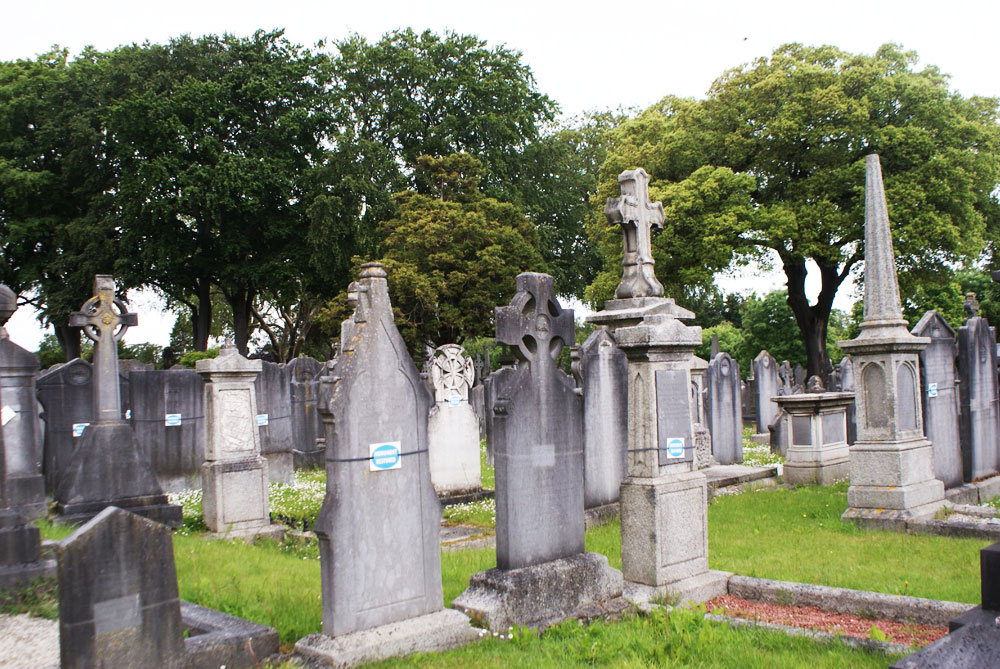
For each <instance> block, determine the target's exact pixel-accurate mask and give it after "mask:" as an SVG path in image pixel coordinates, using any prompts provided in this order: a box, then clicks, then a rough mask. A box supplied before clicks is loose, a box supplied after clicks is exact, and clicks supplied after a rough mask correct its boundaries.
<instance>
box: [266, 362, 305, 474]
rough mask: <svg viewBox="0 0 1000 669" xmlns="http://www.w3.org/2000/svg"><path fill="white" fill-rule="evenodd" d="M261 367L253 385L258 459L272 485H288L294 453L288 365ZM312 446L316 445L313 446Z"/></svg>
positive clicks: (272, 364)
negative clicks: (265, 465) (264, 461)
mask: <svg viewBox="0 0 1000 669" xmlns="http://www.w3.org/2000/svg"><path fill="white" fill-rule="evenodd" d="M260 362H261V364H262V365H263V367H262V369H261V373H260V375H259V376H258V377H257V382H256V385H255V388H256V395H257V398H256V399H257V408H258V409H259V410H260V411H259V414H258V415H259V416H260V420H259V421H258V423H257V430H258V432H259V433H260V447H261V455H263V456H264V457H265V458H267V463H268V475H269V476H270V477H271V480H272V481H279V482H281V483H291V482H292V479H293V478H294V474H295V470H294V459H295V458H294V456H293V454H292V452H293V451H294V450H295V441H294V436H295V432H294V429H293V427H292V406H293V405H292V379H291V374H290V370H289V369H288V366H287V365H284V364H279V363H276V362H269V361H267V360H261V361H260ZM313 443H314V444H315V442H313Z"/></svg>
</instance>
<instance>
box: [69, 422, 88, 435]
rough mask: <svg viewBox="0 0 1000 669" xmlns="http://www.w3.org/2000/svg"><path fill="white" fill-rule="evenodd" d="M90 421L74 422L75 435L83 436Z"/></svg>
mask: <svg viewBox="0 0 1000 669" xmlns="http://www.w3.org/2000/svg"><path fill="white" fill-rule="evenodd" d="M88 425H90V423H73V436H74V437H81V436H83V431H84V430H85V429H86V428H87V426H88Z"/></svg>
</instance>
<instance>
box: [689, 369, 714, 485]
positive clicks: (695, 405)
mask: <svg viewBox="0 0 1000 669" xmlns="http://www.w3.org/2000/svg"><path fill="white" fill-rule="evenodd" d="M706 369H708V361H707V360H703V359H701V358H699V357H698V356H696V355H692V356H691V369H690V373H691V399H690V402H691V423H692V425H691V428H692V429H693V430H694V468H695V469H705V468H707V467H714V466H715V465H717V464H719V461H718V460H716V459H715V458H714V457H712V435H711V433H710V432H709V431H708V427H707V426H706V424H705V423H706V421H707V420H708V419H707V418H705V370H706Z"/></svg>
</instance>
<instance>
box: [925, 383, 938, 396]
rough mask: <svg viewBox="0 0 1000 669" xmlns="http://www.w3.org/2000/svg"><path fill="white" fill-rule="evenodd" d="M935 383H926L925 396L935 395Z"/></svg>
mask: <svg viewBox="0 0 1000 669" xmlns="http://www.w3.org/2000/svg"><path fill="white" fill-rule="evenodd" d="M937 396H938V395H937V384H936V383H928V384H927V397H937Z"/></svg>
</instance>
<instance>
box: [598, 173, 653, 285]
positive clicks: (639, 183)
mask: <svg viewBox="0 0 1000 669" xmlns="http://www.w3.org/2000/svg"><path fill="white" fill-rule="evenodd" d="M618 183H619V184H620V185H621V192H622V194H621V197H615V198H608V202H607V204H606V205H605V206H604V215H605V217H607V219H608V224H610V225H620V226H622V234H623V237H624V239H623V242H622V245H623V252H622V280H621V283H619V284H618V288H617V289H616V290H615V297H617V298H618V299H625V298H630V297H662V296H663V286H662V285H660V282H659V281H657V280H656V274H655V273H654V271H653V246H652V234H651V228H652V227H653V226H656V227H657V228H663V221H664V220H665V218H666V217H665V216H664V213H663V205H662V204H661V203H659V202H650V201H649V175H648V174H646V171H645V170H644V169H642V168H641V167H640V168H639V169H636V170H626V171H625V172H622V173H621V174H619V175H618Z"/></svg>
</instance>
